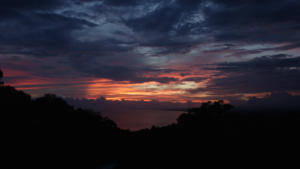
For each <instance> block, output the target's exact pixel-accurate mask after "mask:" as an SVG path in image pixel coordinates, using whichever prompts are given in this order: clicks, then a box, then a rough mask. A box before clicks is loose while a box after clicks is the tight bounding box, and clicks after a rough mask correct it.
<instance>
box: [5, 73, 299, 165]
mask: <svg viewBox="0 0 300 169" xmlns="http://www.w3.org/2000/svg"><path fill="white" fill-rule="evenodd" d="M0 75H1V78H0V81H1V79H2V76H3V75H2V72H0ZM0 108H1V113H0V114H1V118H0V120H1V130H2V131H1V140H2V143H1V144H2V146H3V147H2V153H3V157H2V160H3V163H1V165H2V167H1V168H10V169H18V168H31V169H43V168H46V169H47V168H64V169H67V168H70V169H71V168H73V169H74V168H82V169H89V168H91V169H96V168H116V169H123V168H124V169H127V168H130V169H135V168H136V169H147V168H148V169H164V168H166V169H167V168H169V169H173V168H186V169H189V168H298V167H296V165H298V166H299V164H298V163H297V162H298V151H297V149H296V147H297V145H299V142H297V141H298V136H299V131H300V125H299V124H300V123H299V117H298V113H297V112H295V111H293V112H291V111H284V112H278V113H276V114H272V112H268V113H261V114H258V113H256V114H254V115H249V113H248V115H242V114H241V113H240V112H237V111H236V110H235V109H234V108H233V106H231V105H229V104H225V103H223V102H222V101H218V102H208V103H204V104H202V106H201V107H200V108H193V109H190V110H188V113H185V114H182V115H181V116H180V117H179V118H178V121H177V123H176V124H173V125H170V126H166V127H160V128H157V127H153V128H151V129H144V130H140V131H137V132H130V131H126V130H122V129H119V128H118V127H117V125H116V124H115V123H114V122H113V121H111V120H110V119H108V118H105V117H102V116H100V115H99V114H98V113H96V112H93V111H89V110H82V109H74V108H73V107H72V106H70V105H68V104H67V103H66V102H65V101H64V100H62V99H60V98H58V97H56V96H55V95H49V94H48V95H45V96H44V97H41V98H37V99H32V98H31V97H30V96H29V95H28V94H26V93H24V92H22V91H18V90H15V89H14V88H13V87H9V86H5V85H4V84H3V83H1V85H0ZM294 162H295V163H294Z"/></svg>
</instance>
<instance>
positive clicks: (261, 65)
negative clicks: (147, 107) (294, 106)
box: [0, 0, 300, 93]
mask: <svg viewBox="0 0 300 169" xmlns="http://www.w3.org/2000/svg"><path fill="white" fill-rule="evenodd" d="M299 8H300V1H298V0H260V1H258V0H243V1H242V0H237V1H231V0H190V1H186V0H163V1H159V0H149V1H146V0H127V1H125V0H124V1H123V0H51V1H46V0H26V1H24V0H3V1H1V3H0V32H1V34H0V66H1V67H9V65H15V63H13V62H14V61H13V60H14V59H13V58H16V57H18V58H20V60H22V62H31V61H32V60H35V59H32V58H36V59H37V60H39V61H40V62H43V61H42V60H41V59H43V58H44V62H45V63H41V64H40V65H48V66H49V67H52V68H53V67H55V65H60V66H61V67H66V68H67V70H68V72H70V75H71V74H76V75H81V76H84V77H97V78H107V79H111V80H114V81H130V82H134V83H143V82H150V81H155V82H158V83H169V82H174V81H180V79H178V78H174V77H160V76H158V75H159V74H162V73H166V72H165V71H167V70H168V71H169V72H178V70H176V68H173V67H172V65H179V64H182V65H183V66H185V67H187V68H191V67H192V66H191V65H188V64H190V63H192V64H193V65H195V64H198V65H201V64H213V65H216V68H215V69H214V70H213V71H216V72H218V74H216V75H215V76H214V78H212V79H211V80H210V82H209V84H208V86H207V88H200V89H199V91H201V92H202V91H213V92H214V93H258V92H273V91H298V90H299V86H300V81H299V79H300V78H299V77H300V73H299V71H300V70H299V67H300V61H299V57H297V56H298V55H297V52H298V51H299V47H300V31H299V30H300V22H299V20H300V10H299ZM219 44H221V45H223V46H226V47H225V48H218V49H215V47H214V46H216V45H219ZM263 45H269V46H268V47H262V46H263ZM157 48H159V50H158V49H157ZM297 50H298V51H297ZM278 53H282V54H283V55H276V54H278ZM275 55H276V56H277V57H276V56H275ZM279 56H280V57H279ZM49 58H55V59H49ZM254 58H255V59H254ZM227 59H228V61H230V62H228V63H225V61H227ZM47 60H51V62H47V63H46V61H47ZM4 64H5V65H4ZM23 66H24V65H23ZM21 67H22V66H20V69H21ZM15 68H17V67H15ZM187 68H185V70H186V69H187ZM43 69H44V66H36V67H31V68H30V69H29V68H27V71H30V72H32V73H33V74H38V75H39V76H49V75H53V74H55V75H57V76H64V77H66V74H67V73H68V72H67V71H66V72H64V73H58V70H55V69H54V68H53V69H49V70H47V71H45V70H43ZM37 72H39V73H37ZM182 73H186V72H182ZM149 74H150V75H152V76H151V77H149V76H146V75H149ZM198 74H201V72H199V73H198ZM203 74H205V73H203ZM220 75H225V76H226V77H221V76H220ZM185 80H186V81H194V82H201V81H202V80H203V79H201V78H186V79H185Z"/></svg>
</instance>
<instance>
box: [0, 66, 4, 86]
mask: <svg viewBox="0 0 300 169" xmlns="http://www.w3.org/2000/svg"><path fill="white" fill-rule="evenodd" d="M2 78H3V72H2V70H1V69H0V86H1V85H3V84H4V82H3V81H2Z"/></svg>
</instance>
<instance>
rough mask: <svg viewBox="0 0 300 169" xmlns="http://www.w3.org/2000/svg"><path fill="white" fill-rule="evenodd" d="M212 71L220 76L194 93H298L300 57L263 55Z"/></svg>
mask: <svg viewBox="0 0 300 169" xmlns="http://www.w3.org/2000/svg"><path fill="white" fill-rule="evenodd" d="M216 70H218V71H219V75H221V76H223V77H219V78H215V79H213V80H212V81H211V82H210V83H209V85H208V87H207V88H202V89H198V91H211V92H214V93H218V94H241V93H260V92H286V91H299V90H300V78H299V77H300V57H293V58H290V57H288V56H286V55H274V56H264V57H260V58H256V59H253V60H250V61H244V62H232V63H222V64H219V65H218V67H217V68H216ZM224 76H225V77H224ZM194 92H195V91H194Z"/></svg>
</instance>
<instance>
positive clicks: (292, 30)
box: [205, 0, 300, 43]
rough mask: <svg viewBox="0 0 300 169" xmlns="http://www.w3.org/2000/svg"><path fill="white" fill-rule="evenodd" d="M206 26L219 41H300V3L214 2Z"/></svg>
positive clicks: (266, 0) (264, 0)
mask: <svg viewBox="0 0 300 169" xmlns="http://www.w3.org/2000/svg"><path fill="white" fill-rule="evenodd" d="M212 2H213V6H215V7H212V8H206V10H205V14H206V17H207V19H206V25H207V26H208V27H210V28H211V29H212V30H213V31H214V37H215V38H216V39H217V40H219V41H244V42H274V43H277V42H295V41H297V42H299V36H300V35H299V33H298V32H299V31H298V30H299V26H300V24H299V19H300V12H299V10H298V9H299V7H300V2H299V1H296V0H287V1H284V0H275V1H274V0H262V1H255V0H254V1H253V0H246V1H229V0H228V1H227V0H222V1H221V0H215V1H212Z"/></svg>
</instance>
